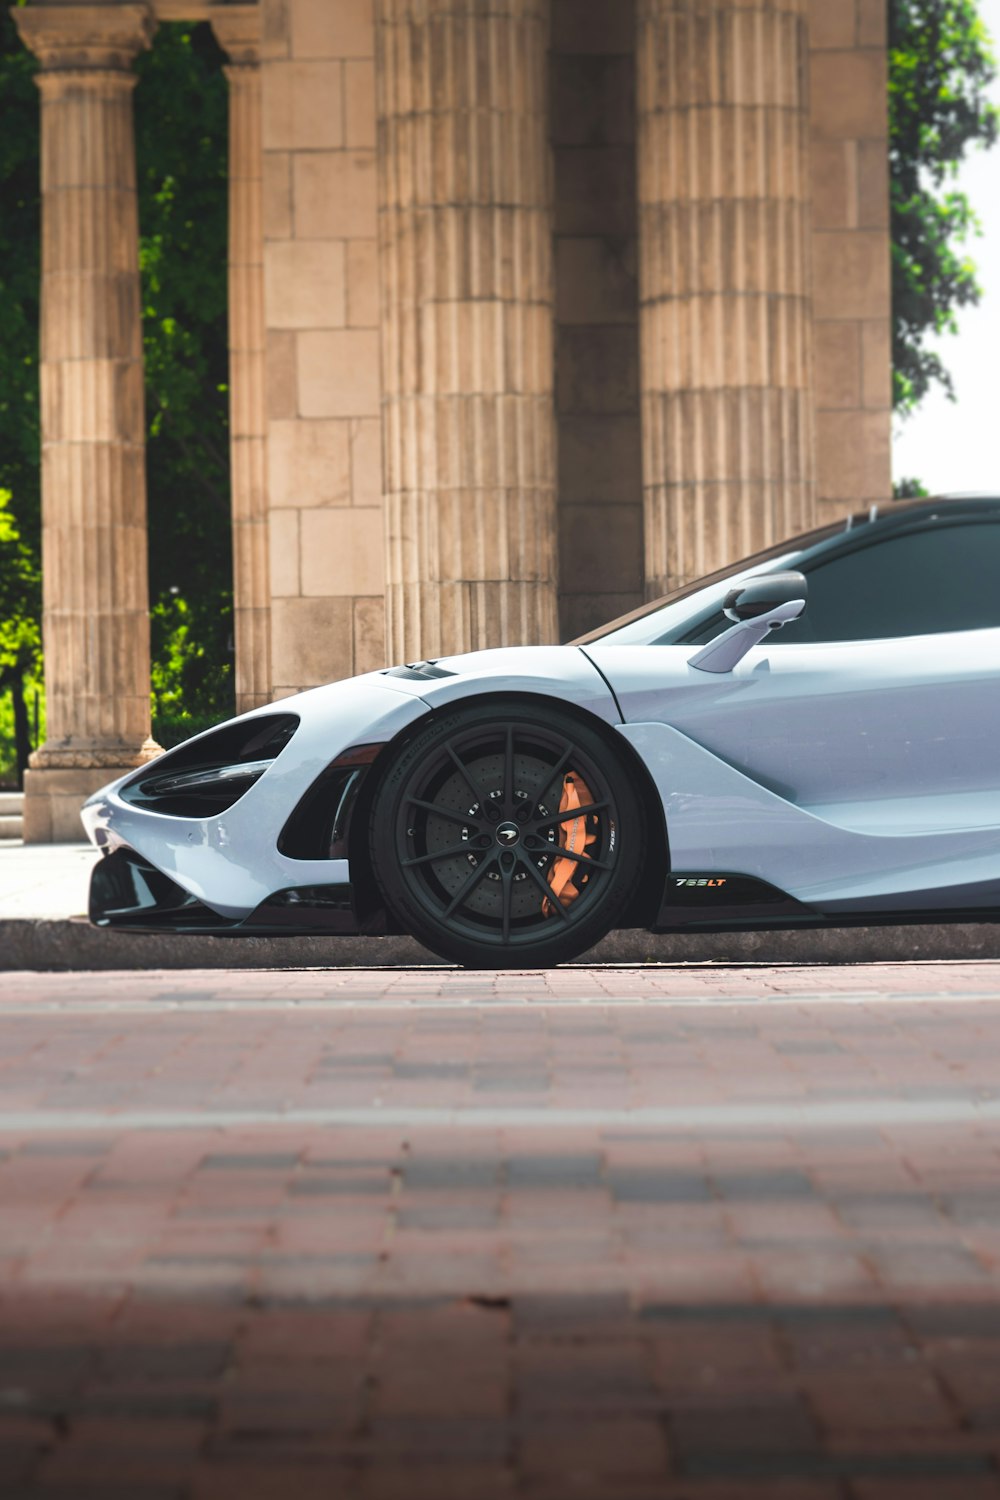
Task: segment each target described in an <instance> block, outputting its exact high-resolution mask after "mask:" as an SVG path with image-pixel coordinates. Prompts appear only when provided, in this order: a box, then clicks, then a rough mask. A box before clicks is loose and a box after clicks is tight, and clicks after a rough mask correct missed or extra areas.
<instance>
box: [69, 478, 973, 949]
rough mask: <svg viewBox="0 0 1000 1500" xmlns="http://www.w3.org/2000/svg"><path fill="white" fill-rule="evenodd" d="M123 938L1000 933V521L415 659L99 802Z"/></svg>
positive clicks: (486, 943) (871, 540)
mask: <svg viewBox="0 0 1000 1500" xmlns="http://www.w3.org/2000/svg"><path fill="white" fill-rule="evenodd" d="M83 819H84V824H85V826H86V828H87V832H88V834H89V836H90V837H91V839H92V840H93V842H94V843H95V844H96V845H97V846H98V848H99V849H100V850H101V852H102V854H103V855H104V858H103V859H101V860H100V861H99V862H98V864H97V866H96V868H95V871H94V875H93V881H92V886H91V918H92V920H93V921H94V922H96V923H98V924H99V925H102V926H115V927H131V928H136V929H141V930H147V931H148V930H150V929H154V928H155V929H163V928H167V929H170V930H173V931H179V932H195V931H197V932H211V933H229V934H234V935H238V934H262V933H291V932H295V933H306V932H308V933H331V934H334V933H358V932H366V933H369V932H370V933H374V932H386V931H389V932H408V933H412V934H413V935H414V936H415V937H417V938H419V939H421V940H422V941H423V942H424V943H426V944H427V946H428V947H430V948H432V949H433V950H434V951H435V952H437V953H439V954H441V955H443V956H444V957H445V958H448V959H450V960H453V961H455V962H457V963H461V964H467V965H472V966H477V967H490V968H493V967H498V968H502V967H511V966H517V967H522V966H537V965H549V964H555V963H559V962H560V961H563V960H566V959H570V958H573V957H575V956H576V955H578V954H580V953H581V952H583V951H585V950H586V949H587V948H589V947H590V946H591V945H592V944H593V943H595V942H596V941H597V940H598V939H599V938H600V937H602V936H603V935H604V934H605V933H606V932H607V931H608V930H609V929H610V928H612V927H614V926H618V927H626V926H632V927H646V928H651V929H654V930H657V931H664V930H684V929H694V928H700V929H703V930H704V929H707V930H714V931H723V930H727V929H735V928H746V927H753V926H769V927H790V926H796V925H799V926H802V925H812V926H819V925H825V924H832V925H840V926H842V925H845V924H850V923H872V922H910V921H921V920H934V921H940V920H943V919H944V920H946V919H949V918H952V919H958V918H964V919H970V918H975V919H980V920H981V919H992V920H995V919H996V918H997V917H998V916H1000V499H987V498H980V497H969V498H962V497H948V498H942V499H935V500H922V501H911V502H902V503H900V502H897V503H893V504H891V505H887V506H885V507H878V508H873V509H872V510H871V512H870V513H865V514H864V515H861V516H854V517H852V518H851V519H850V520H848V521H846V522H844V521H841V522H838V523H837V524H836V525H830V526H827V527H825V528H823V529H821V530H818V531H814V532H812V533H810V534H809V535H806V536H801V537H797V538H794V539H792V540H790V541H787V542H785V543H782V544H781V545H780V546H778V547H774V548H772V549H771V550H770V551H768V552H764V553H760V554H758V555H757V556H756V557H752V558H750V559H749V560H747V561H745V562H743V563H740V564H738V565H736V566H734V567H732V568H730V569H727V570H725V571H724V572H722V573H719V574H716V575H714V576H712V577H709V578H705V579H702V580H701V581H699V582H698V583H697V584H694V585H692V586H689V587H687V588H684V589H681V590H678V591H677V592H676V593H674V594H671V595H668V596H667V597H666V598H665V599H662V600H659V601H658V602H656V603H654V604H651V605H648V606H647V607H645V608H643V609H641V610H639V611H637V612H636V613H635V614H634V615H632V616H629V617H627V618H625V619H623V620H619V621H616V622H615V623H613V624H611V625H609V626H607V627H606V628H605V629H603V630H600V631H597V632H595V633H593V634H592V635H590V636H587V637H585V638H583V639H581V640H578V641H575V642H573V643H572V644H570V645H566V646H538V647H518V648H509V649H502V650H491V651H480V652H476V653H474V654H471V655H465V656H455V657H446V658H443V659H441V660H439V661H423V662H414V663H410V664H408V665H405V666H397V667H392V668H390V669H388V670H386V671H382V672H371V673H368V674H367V675H365V676H362V677H356V678H353V679H351V680H350V681H346V682H335V683H331V684H330V685H329V686H328V687H322V688H316V689H314V690H313V691H311V692H306V693H302V694H300V695H299V696H298V697H295V698H288V699H284V700H283V701H281V702H280V703H277V704H274V705H272V706H270V707H267V708H262V709H258V710H255V711H254V712H252V713H248V714H244V715H243V716H242V717H240V718H238V719H234V720H232V721H231V722H229V723H227V724H223V725H222V726H220V727H219V728H217V729H213V730H210V731H209V732H208V733H206V734H201V735H198V736H197V737H196V738H194V739H192V740H189V741H188V742H187V743H186V744H183V745H181V746H179V747H178V748H177V749H174V750H171V751H169V752H168V753H167V754H165V755H164V756H162V757H161V758H160V759H158V760H156V761H154V762H152V763H151V764H149V765H146V766H143V767H142V768H141V769H139V770H136V771H133V772H130V773H129V774H128V775H127V776H125V777H123V778H122V779H121V780H119V781H117V782H115V783H114V784H113V785H111V786H108V787H106V788H104V790H103V791H101V792H99V793H97V794H96V795H95V796H94V797H92V798H91V800H90V801H89V802H88V803H87V805H86V807H85V809H84V811H83Z"/></svg>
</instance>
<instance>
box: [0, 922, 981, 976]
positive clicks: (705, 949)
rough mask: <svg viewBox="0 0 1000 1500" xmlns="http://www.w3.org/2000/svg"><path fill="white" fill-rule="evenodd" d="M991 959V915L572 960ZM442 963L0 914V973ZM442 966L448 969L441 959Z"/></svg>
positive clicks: (624, 944)
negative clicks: (979, 919) (982, 919)
mask: <svg viewBox="0 0 1000 1500" xmlns="http://www.w3.org/2000/svg"><path fill="white" fill-rule="evenodd" d="M983 959H1000V922H998V923H988V922H967V923H966V922H963V923H943V924H936V925H927V926H913V927H846V928H829V927H827V928H819V929H816V930H798V931H795V930H792V931H787V932H737V933H683V934H678V933H650V932H645V931H642V930H628V931H621V932H612V933H609V934H608V936H607V937H606V938H604V939H603V940H602V941H601V942H600V943H598V944H597V946H596V947H595V948H592V949H591V950H590V952H589V953H587V954H585V955H584V956H583V957H582V958H581V959H579V960H577V962H578V963H579V964H582V965H591V964H642V963H653V964H671V963H674V964H676V963H681V964H704V963H719V964H737V965H740V964H748V963H749V964H789V963H791V964H859V963H900V962H903V963H906V962H914V961H918V962H928V961H934V960H938V961H950V962H956V961H957V962H967V963H970V962H979V961H981V960H983ZM443 963H444V961H443V960H442V959H440V958H437V957H436V956H435V955H434V954H433V953H430V952H428V950H427V949H426V948H424V947H422V946H421V945H420V944H419V943H418V942H416V940H415V939H414V938H409V937H240V938H219V937H201V936H198V935H196V934H192V935H187V934H184V935H178V934H176V933H152V934H147V933H132V932H121V931H117V932H116V931H110V930H109V929H107V928H96V927H91V925H90V923H89V922H88V921H87V919H86V918H85V917H68V918H60V919H56V920H42V919H37V920H31V919H22V920H9V921H5V920H3V919H0V971H3V970H7V971H12V970H25V969H28V970H39V971H45V970H58V969H63V970H66V969H70V970H79V971H86V970H102V969H313V968H316V969H343V968H365V969H367V968H385V967H389V968H414V967H420V966H424V965H427V964H433V965H437V966H440V965H442V964H443ZM449 967H450V966H449Z"/></svg>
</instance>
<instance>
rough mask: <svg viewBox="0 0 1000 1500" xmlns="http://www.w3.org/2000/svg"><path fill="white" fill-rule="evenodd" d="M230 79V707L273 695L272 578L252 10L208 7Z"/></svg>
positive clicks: (255, 12) (256, 32)
mask: <svg viewBox="0 0 1000 1500" xmlns="http://www.w3.org/2000/svg"><path fill="white" fill-rule="evenodd" d="M212 28H213V30H214V32H215V35H216V37H217V38H218V41H219V45H220V46H221V47H222V48H223V50H224V51H225V52H226V53H227V55H228V57H229V59H230V64H229V67H227V68H226V70H225V71H226V77H227V78H228V79H229V432H230V455H231V462H232V505H233V617H234V635H235V640H236V711H237V713H245V712H246V711H247V710H248V709H251V708H257V707H258V706H259V705H260V704H262V703H267V702H269V701H270V698H271V586H270V579H269V569H268V537H267V479H266V473H267V455H266V440H267V439H266V434H267V404H266V400H265V393H264V365H265V343H266V329H265V322H264V231H263V219H262V176H263V156H262V152H261V113H260V110H261V99H260V96H261V88H260V10H259V7H258V6H256V5H228V6H226V7H225V8H224V9H222V8H218V9H215V10H213V12H212Z"/></svg>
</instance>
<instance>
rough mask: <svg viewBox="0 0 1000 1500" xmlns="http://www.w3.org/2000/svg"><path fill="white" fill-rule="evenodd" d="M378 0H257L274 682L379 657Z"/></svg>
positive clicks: (375, 663) (342, 669) (283, 686)
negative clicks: (375, 7) (260, 18)
mask: <svg viewBox="0 0 1000 1500" xmlns="http://www.w3.org/2000/svg"><path fill="white" fill-rule="evenodd" d="M373 58H374V23H373V17H372V3H371V0H336V3H331V0H263V45H262V60H263V64H264V66H263V70H262V71H263V100H262V109H263V150H264V240H265V249H264V273H265V305H266V311H267V324H268V348H267V398H268V424H267V437H268V484H269V494H270V564H271V596H272V640H271V649H272V672H273V688H274V694H275V696H276V697H283V696H286V695H288V694H289V693H293V692H297V691H298V690H300V689H301V688H307V687H312V686H314V685H315V684H316V683H317V682H328V681H331V680H333V679H336V678H340V677H347V676H350V675H351V674H352V673H355V672H364V671H368V670H369V669H371V668H374V667H379V666H382V665H383V664H384V655H385V645H384V603H383V599H384V562H383V539H382V460H381V423H380V415H379V405H380V398H381V387H380V374H379V327H378V325H379V309H378V273H377V257H376V171H375V98H374V61H373Z"/></svg>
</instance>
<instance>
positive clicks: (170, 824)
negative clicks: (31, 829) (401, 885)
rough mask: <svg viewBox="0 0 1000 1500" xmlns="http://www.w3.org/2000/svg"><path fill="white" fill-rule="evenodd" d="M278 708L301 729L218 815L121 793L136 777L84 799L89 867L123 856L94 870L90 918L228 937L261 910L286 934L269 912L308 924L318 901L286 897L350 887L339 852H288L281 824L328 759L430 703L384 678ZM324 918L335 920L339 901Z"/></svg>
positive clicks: (407, 720) (411, 718)
mask: <svg viewBox="0 0 1000 1500" xmlns="http://www.w3.org/2000/svg"><path fill="white" fill-rule="evenodd" d="M286 703H287V704H288V706H289V707H291V708H292V709H293V711H294V712H295V713H296V714H297V716H298V718H299V727H298V729H297V730H296V732H295V734H294V735H293V736H292V738H291V740H290V741H289V743H288V744H287V745H286V746H285V748H284V749H283V750H282V751H281V754H280V755H279V756H278V757H277V759H276V760H275V761H274V762H273V764H272V765H270V766H269V767H268V769H267V770H266V771H265V772H264V774H263V775H262V776H261V777H260V778H259V780H257V781H256V782H255V783H254V785H253V786H252V787H250V789H249V790H248V791H247V792H246V793H245V794H244V795H243V796H242V797H240V798H239V800H238V801H237V802H235V803H234V804H233V806H232V807H230V808H228V809H227V810H226V811H225V812H224V813H220V814H219V815H217V816H213V817H207V818H192V817H174V816H168V815H166V814H164V813H159V812H155V811H151V810H149V809H148V808H145V807H139V806H135V805H132V804H130V803H129V802H128V801H126V800H125V798H124V797H123V796H122V795H121V791H122V789H123V787H124V786H125V785H126V783H128V782H130V781H132V780H133V779H134V778H135V776H136V775H137V773H136V772H130V773H129V775H128V776H127V777H122V778H121V780H119V781H117V782H114V783H112V784H111V785H110V786H107V787H104V788H103V789H102V790H101V791H100V792H97V793H96V794H95V795H94V796H93V797H91V799H90V800H89V802H87V804H86V806H85V807H84V809H83V812H82V815H81V816H82V818H83V824H84V827H85V829H86V831H87V835H88V837H89V838H90V840H91V842H92V843H94V844H95V845H96V846H97V848H98V849H100V851H101V853H102V854H103V855H104V856H105V859H104V860H102V861H101V864H100V865H99V866H98V871H100V870H101V868H102V867H103V866H104V865H105V864H106V863H107V861H108V859H110V858H111V857H113V856H114V855H115V854H117V853H121V854H122V855H123V858H121V859H119V860H117V861H116V863H115V865H114V866H113V867H112V868H111V870H110V871H109V872H108V873H107V874H106V875H105V876H104V877H101V876H99V875H98V874H97V873H96V872H95V876H94V882H95V890H94V893H93V894H92V909H93V912H94V913H95V914H96V915H94V920H96V921H99V922H100V923H101V924H102V925H106V926H111V925H114V926H145V927H149V926H150V925H153V926H157V927H160V928H170V929H171V930H192V931H194V930H197V931H201V932H205V931H208V930H209V929H210V928H211V929H212V930H218V931H220V932H227V931H233V930H235V929H237V928H239V929H240V930H247V929H246V927H245V924H246V923H248V921H249V920H250V919H253V918H256V919H257V921H258V922H260V926H255V927H254V930H255V931H256V930H262V929H263V926H264V921H263V913H262V908H267V909H268V911H269V912H270V913H271V915H272V920H271V922H270V925H273V926H274V927H275V928H276V929H277V930H280V931H289V930H290V927H291V919H290V917H289V916H287V915H286V916H278V915H277V913H278V912H285V911H286V910H287V912H288V913H291V912H292V910H293V908H302V911H303V917H302V920H303V921H304V922H305V920H306V919H305V917H304V911H305V909H306V908H307V907H309V908H313V909H319V908H321V907H322V906H323V904H324V903H323V902H321V901H319V900H318V898H314V897H310V898H299V899H293V898H292V897H291V896H290V894H289V893H291V892H296V891H298V892H301V891H303V890H306V891H312V892H315V891H316V890H317V889H323V890H329V889H337V888H345V887H347V888H349V887H350V885H351V873H350V869H349V864H348V860H347V859H346V858H338V859H299V858H294V857H292V856H290V855H288V854H285V853H283V852H282V851H281V849H279V847H278V843H279V839H280V836H281V832H282V829H283V828H284V826H285V824H286V822H287V820H288V818H289V815H290V814H291V812H292V811H293V809H294V808H295V807H296V806H297V805H298V804H299V802H300V801H301V799H302V798H303V797H304V796H305V794H306V793H307V792H308V791H309V789H310V787H311V786H312V785H313V783H314V782H315V781H316V780H317V779H318V778H319V777H320V776H321V775H322V774H323V772H324V771H325V770H326V768H327V766H328V765H329V764H330V762H331V761H332V760H334V759H336V757H337V756H338V755H340V754H342V753H343V752H344V751H345V750H347V749H348V748H349V747H350V746H352V745H355V744H359V743H361V742H365V743H368V744H372V743H388V741H390V740H392V739H393V738H395V736H396V735H397V734H398V733H399V732H400V731H401V730H403V729H405V728H406V727H407V726H408V725H409V724H412V723H415V722H416V721H417V720H418V719H420V718H423V717H424V715H426V714H427V713H428V712H429V709H428V705H427V704H426V703H425V702H423V700H422V699H421V698H420V697H418V696H416V695H414V694H413V693H412V692H406V691H403V692H398V691H395V690H394V689H393V688H391V687H389V686H387V685H385V684H384V679H382V678H381V677H380V678H378V679H377V680H376V681H372V680H371V678H360V679H352V680H351V681H349V682H344V683H337V684H334V685H333V686H332V687H330V688H324V689H315V690H313V691H312V692H309V693H302V694H300V695H299V696H298V697H296V698H295V699H294V700H286ZM286 703H282V705H281V707H285V706H286ZM256 712H257V711H255V713H256ZM260 712H261V713H265V712H273V709H271V708H268V709H266V710H260ZM247 717H251V716H247ZM139 774H148V773H139ZM126 856H127V857H126ZM150 871H152V874H150ZM164 881H165V882H167V883H166V884H164ZM275 898H281V899H280V900H276V899H275ZM269 903H270V905H269ZM259 912H261V916H260V917H258V916H257V914H258V913H259ZM154 914H155V915H154ZM327 914H328V916H329V917H334V918H335V919H336V920H337V921H339V920H342V919H343V913H342V912H341V915H340V917H337V909H336V908H334V909H329V910H328V913H327ZM325 925H326V930H330V931H342V930H348V931H351V930H356V928H350V927H347V928H346V929H345V928H343V927H340V926H335V925H333V924H331V922H329V921H327V923H326V924H325ZM296 930H306V931H315V930H316V927H315V925H308V924H307V925H306V926H305V927H304V928H303V927H298V928H296Z"/></svg>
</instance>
